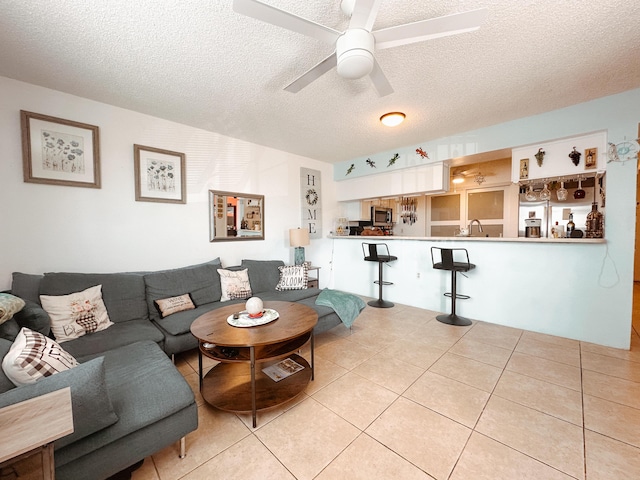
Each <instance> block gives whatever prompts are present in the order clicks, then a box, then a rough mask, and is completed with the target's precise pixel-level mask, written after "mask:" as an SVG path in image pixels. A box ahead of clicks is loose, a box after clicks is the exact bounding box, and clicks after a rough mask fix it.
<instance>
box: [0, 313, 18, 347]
mask: <svg viewBox="0 0 640 480" xmlns="http://www.w3.org/2000/svg"><path fill="white" fill-rule="evenodd" d="M18 332H20V326H19V325H18V322H16V319H15V318H12V319H11V320H8V321H6V322H4V323H3V324H2V325H0V338H4V339H5V340H9V341H10V342H13V341H14V340H15V338H16V337H17V336H18Z"/></svg>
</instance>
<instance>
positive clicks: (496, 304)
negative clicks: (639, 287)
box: [330, 235, 632, 348]
mask: <svg viewBox="0 0 640 480" xmlns="http://www.w3.org/2000/svg"><path fill="white" fill-rule="evenodd" d="M330 238H331V239H332V258H331V272H330V275H331V279H330V288H335V289H338V290H344V291H347V292H352V293H355V294H359V295H363V296H368V297H373V298H376V297H377V288H378V286H377V285H374V284H373V279H375V278H377V272H376V271H374V268H377V265H371V262H365V261H364V259H363V253H362V245H361V244H362V242H368V243H386V244H387V245H388V247H389V252H390V254H391V255H394V256H397V257H398V260H397V261H394V262H391V263H389V264H387V265H385V267H384V268H385V270H384V278H385V280H386V281H387V280H388V281H390V282H392V283H393V285H388V286H385V291H384V295H385V299H386V300H389V301H391V302H394V303H397V304H404V305H410V306H415V307H419V308H422V309H425V310H429V311H432V312H438V313H442V312H445V313H446V312H448V311H449V309H450V307H451V306H450V300H449V299H448V298H446V297H444V296H443V293H445V292H448V291H449V290H450V276H449V275H446V274H443V272H442V271H440V270H434V268H433V266H432V259H431V247H435V246H437V247H445V248H447V247H449V248H465V249H467V251H468V253H469V259H470V262H471V263H474V264H475V265H476V268H475V269H474V270H472V271H470V272H468V273H465V275H466V277H463V276H459V280H458V290H459V292H460V293H461V294H464V295H469V296H470V297H471V298H470V299H468V300H460V301H459V302H458V304H457V308H458V313H459V314H460V315H461V316H464V317H467V318H470V319H472V320H481V321H486V322H490V323H496V324H501V325H506V326H510V327H514V328H522V329H526V330H531V331H535V332H540V333H546V334H550V335H557V336H561V337H566V338H572V339H576V340H582V341H587V342H592V343H597V344H601V345H607V346H612V347H616V348H629V341H630V340H629V339H630V336H629V328H630V321H631V319H630V312H631V305H630V304H629V302H630V295H628V292H626V289H627V287H626V286H624V285H621V284H620V277H619V275H618V265H619V264H621V263H623V262H624V261H625V259H616V258H613V257H612V256H611V254H610V252H609V243H610V242H611V240H607V239H587V238H522V237H519V238H502V237H498V238H495V237H475V236H471V237H404V236H395V235H391V236H373V235H368V236H332V237H330ZM628 288H632V285H629V287H628ZM434 315H435V313H433V314H431V313H429V312H426V313H425V321H426V320H428V319H429V318H432V317H433V316H434Z"/></svg>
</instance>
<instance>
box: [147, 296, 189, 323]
mask: <svg viewBox="0 0 640 480" xmlns="http://www.w3.org/2000/svg"><path fill="white" fill-rule="evenodd" d="M154 303H155V304H156V308H157V309H158V312H159V313H160V316H161V317H162V318H164V317H168V316H169V315H171V314H172V313H176V312H182V311H184V310H193V309H194V308H196V306H195V305H194V303H193V299H192V298H191V295H190V294H189V293H185V294H184V295H179V296H177V297H170V298H161V299H160V300H155V301H154Z"/></svg>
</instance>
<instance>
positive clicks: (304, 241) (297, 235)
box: [289, 228, 309, 247]
mask: <svg viewBox="0 0 640 480" xmlns="http://www.w3.org/2000/svg"><path fill="white" fill-rule="evenodd" d="M289 244H290V245H291V246H292V247H304V246H305V245H309V230H304V229H302V228H292V229H290V230H289Z"/></svg>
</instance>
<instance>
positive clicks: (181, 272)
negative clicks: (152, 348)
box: [144, 258, 222, 320]
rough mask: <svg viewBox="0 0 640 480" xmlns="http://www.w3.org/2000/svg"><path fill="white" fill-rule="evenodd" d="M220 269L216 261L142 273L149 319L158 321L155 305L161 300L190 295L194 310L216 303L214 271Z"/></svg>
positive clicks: (215, 274) (219, 292)
mask: <svg viewBox="0 0 640 480" xmlns="http://www.w3.org/2000/svg"><path fill="white" fill-rule="evenodd" d="M221 267H222V264H221V263H220V259H219V258H216V259H214V260H212V261H210V262H207V263H201V264H199V265H191V266H188V267H183V268H176V269H173V270H162V271H159V272H152V273H147V274H145V275H144V283H145V287H146V298H147V306H148V309H149V315H150V316H151V318H152V319H153V320H159V319H160V314H159V313H158V310H157V309H156V307H155V303H154V302H155V301H156V300H159V299H162V298H168V297H175V296H176V295H183V294H185V293H189V294H190V295H191V298H192V299H193V302H194V303H195V304H196V307H197V306H199V305H203V304H205V303H210V302H217V301H219V300H220V295H221V291H220V276H219V275H218V271H217V270H218V268H221Z"/></svg>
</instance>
